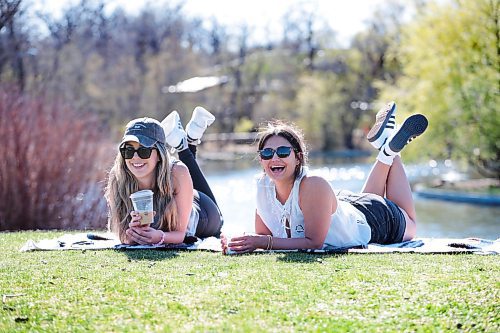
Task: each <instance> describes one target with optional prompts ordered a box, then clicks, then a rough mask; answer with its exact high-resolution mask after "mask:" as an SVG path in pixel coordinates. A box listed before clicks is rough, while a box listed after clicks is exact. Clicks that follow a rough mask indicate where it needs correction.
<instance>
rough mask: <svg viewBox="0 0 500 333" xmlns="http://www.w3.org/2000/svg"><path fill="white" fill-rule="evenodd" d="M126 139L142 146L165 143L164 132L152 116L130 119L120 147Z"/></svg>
mask: <svg viewBox="0 0 500 333" xmlns="http://www.w3.org/2000/svg"><path fill="white" fill-rule="evenodd" d="M127 141H133V142H138V143H139V144H140V145H141V146H144V147H153V146H155V144H157V143H160V144H162V145H164V144H165V132H164V131H163V127H161V124H160V122H159V121H158V120H156V119H153V118H148V117H144V118H137V119H134V120H131V121H130V122H129V123H128V124H127V127H126V129H125V134H124V135H123V138H122V141H121V142H120V147H121V146H123V144H124V143H125V142H127Z"/></svg>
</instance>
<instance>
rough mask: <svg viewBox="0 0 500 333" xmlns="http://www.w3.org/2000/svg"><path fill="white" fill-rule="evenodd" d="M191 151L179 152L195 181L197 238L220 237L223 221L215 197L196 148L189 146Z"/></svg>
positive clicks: (180, 158) (194, 203)
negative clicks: (199, 162) (197, 218)
mask: <svg viewBox="0 0 500 333" xmlns="http://www.w3.org/2000/svg"><path fill="white" fill-rule="evenodd" d="M188 147H189V149H184V150H182V151H180V152H178V155H179V160H181V162H182V163H184V164H185V165H186V166H187V168H188V170H189V173H190V174H191V179H192V181H193V188H194V189H195V190H196V191H195V193H194V202H193V205H194V208H195V209H197V210H198V215H199V220H198V227H197V228H196V234H195V235H196V237H199V238H206V237H210V236H215V237H219V236H220V229H221V228H222V224H223V223H224V222H223V219H222V214H221V212H220V209H219V206H218V205H217V201H216V200H215V196H214V194H213V192H212V190H211V189H210V186H209V185H208V182H207V180H206V178H205V175H204V174H203V172H202V171H201V169H200V167H199V165H198V162H197V161H196V146H195V145H188Z"/></svg>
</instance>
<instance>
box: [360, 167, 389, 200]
mask: <svg viewBox="0 0 500 333" xmlns="http://www.w3.org/2000/svg"><path fill="white" fill-rule="evenodd" d="M390 169H391V166H390V165H387V164H384V163H382V162H380V161H378V160H377V161H375V164H374V165H373V167H372V169H371V170H370V173H369V174H368V177H367V178H366V181H365V184H364V185H363V189H362V190H361V192H362V193H373V194H377V195H380V196H381V197H383V196H384V194H385V187H386V183H387V177H388V176H389V171H390Z"/></svg>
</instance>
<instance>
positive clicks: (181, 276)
mask: <svg viewBox="0 0 500 333" xmlns="http://www.w3.org/2000/svg"><path fill="white" fill-rule="evenodd" d="M61 234H62V233H58V232H20V233H0V251H1V253H2V258H1V259H0V290H1V294H2V307H1V309H0V332H26V331H30V332H88V331H95V332H170V331H172V332H208V331H210V332H223V331H224V332H259V331H260V332H291V331H300V332H326V331H328V332H338V331H351V332H357V331H363V332H386V331H393V332H402V331H412V332H413V331H417V332H433V331H465V332H468V331H477V332H498V331H499V330H500V314H499V311H498V309H499V308H500V297H499V296H500V295H499V294H500V293H499V290H500V278H499V277H500V274H499V273H500V265H499V259H498V258H499V257H498V256H481V255H419V254H382V255H311V254H298V253H289V254H284V253H281V254H253V255H243V256H222V255H221V254H219V253H210V252H201V251H199V252H184V251H129V252H119V251H114V250H101V251H88V250H87V251H64V252H55V251H48V252H28V253H21V252H19V248H20V247H21V246H22V244H24V242H25V241H26V240H27V239H35V240H38V239H43V238H53V237H57V236H59V235H61Z"/></svg>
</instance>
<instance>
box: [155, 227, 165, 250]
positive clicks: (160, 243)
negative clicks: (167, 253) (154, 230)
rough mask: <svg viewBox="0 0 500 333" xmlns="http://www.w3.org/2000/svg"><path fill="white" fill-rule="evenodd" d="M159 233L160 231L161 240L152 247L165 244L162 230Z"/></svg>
mask: <svg viewBox="0 0 500 333" xmlns="http://www.w3.org/2000/svg"><path fill="white" fill-rule="evenodd" d="M159 231H161V239H160V241H159V242H158V243H156V244H154V246H160V245H164V244H165V233H164V232H163V230H159Z"/></svg>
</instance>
